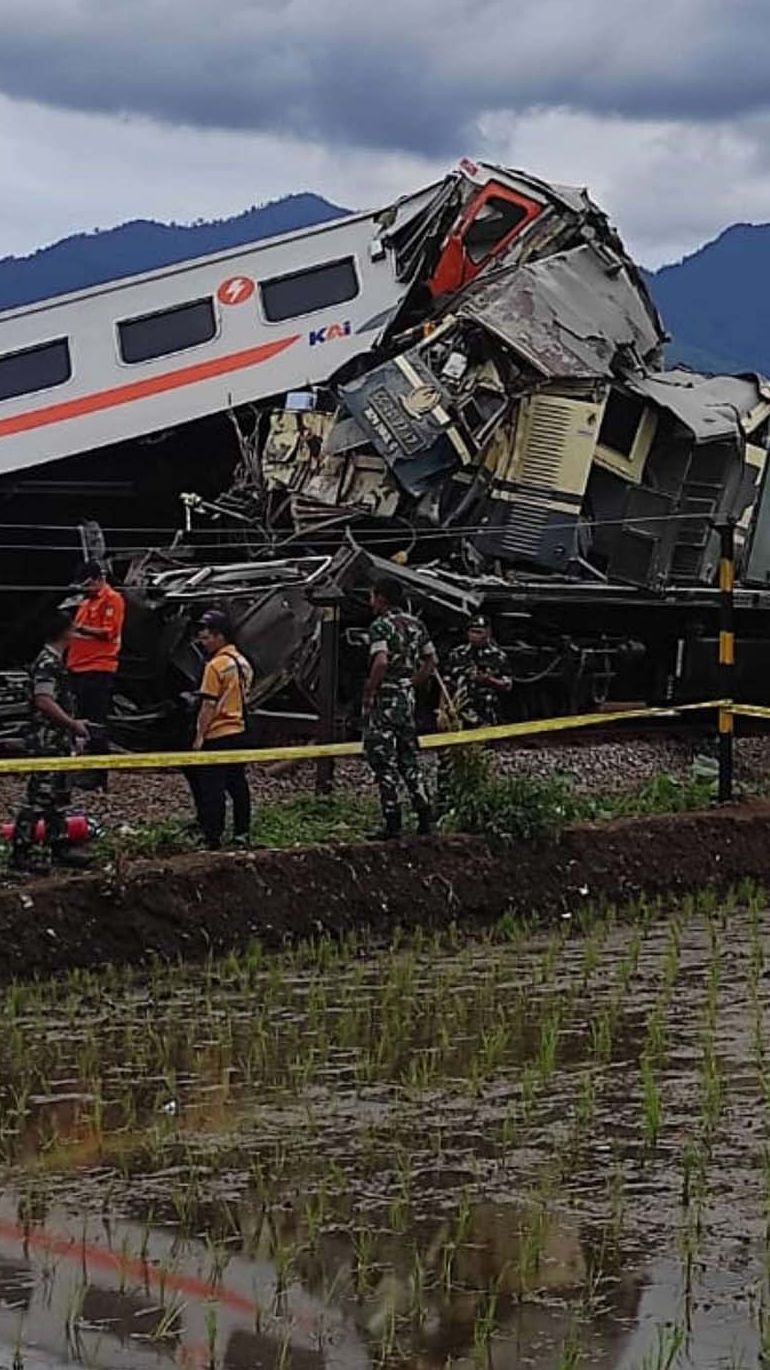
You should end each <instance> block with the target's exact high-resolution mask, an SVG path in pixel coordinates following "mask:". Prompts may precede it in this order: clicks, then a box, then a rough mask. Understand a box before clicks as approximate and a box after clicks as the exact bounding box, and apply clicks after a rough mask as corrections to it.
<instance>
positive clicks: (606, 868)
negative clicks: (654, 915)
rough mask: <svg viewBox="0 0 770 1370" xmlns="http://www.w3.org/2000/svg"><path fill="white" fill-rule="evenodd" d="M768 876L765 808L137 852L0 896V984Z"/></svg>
mask: <svg viewBox="0 0 770 1370" xmlns="http://www.w3.org/2000/svg"><path fill="white" fill-rule="evenodd" d="M746 876H748V877H752V878H754V879H756V880H758V881H767V882H768V884H770V805H768V804H755V805H746V806H742V807H735V808H727V809H723V810H721V811H719V812H714V813H695V814H686V815H682V816H678V817H676V818H671V817H663V818H648V819H623V820H618V821H616V822H612V823H591V824H580V825H575V826H574V827H572V828H570V829H568V830H567V831H566V832H565V833H564V835H563V837H562V839H561V841H560V842H558V843H554V844H548V845H546V846H542V847H538V848H528V847H527V848H523V847H517V848H515V849H512V850H511V851H509V852H497V851H490V849H489V848H488V847H487V846H486V845H485V843H484V842H482V841H480V840H478V839H475V838H467V837H457V838H450V839H438V838H437V839H432V838H430V839H423V840H415V839H413V840H411V841H403V842H401V843H398V844H393V843H391V844H385V843H382V844H380V843H374V844H369V845H361V846H349V847H325V848H321V847H316V848H304V849H302V850H292V851H263V852H253V853H245V854H237V855H236V854H229V853H216V854H213V855H212V854H210V853H195V854H194V855H189V856H175V857H170V858H167V859H165V860H155V861H137V862H135V863H133V864H131V865H129V866H128V867H126V868H125V869H124V870H123V871H122V872H120V873H119V874H112V875H108V874H106V873H104V872H99V873H98V874H97V873H94V874H88V875H71V876H65V877H51V878H49V879H45V880H39V881H35V882H32V883H28V884H24V885H18V886H12V887H6V888H5V889H3V890H2V891H0V939H2V946H3V956H2V959H1V960H0V980H2V981H7V980H9V979H11V978H13V977H20V976H24V977H27V976H31V975H34V974H41V975H46V974H50V973H54V972H56V971H59V970H65V969H68V968H71V967H74V966H91V965H95V964H98V963H100V962H105V961H113V962H122V963H135V964H136V963H140V962H142V961H143V960H146V959H147V958H148V957H150V956H153V955H157V956H161V957H169V958H176V957H178V956H185V957H190V958H194V957H199V956H202V955H205V954H206V952H208V951H209V950H211V949H213V950H214V951H217V952H219V951H226V950H228V949H229V948H234V947H236V948H237V947H239V946H242V945H243V944H244V943H246V942H247V941H248V940H249V939H251V938H259V939H260V940H261V941H262V942H263V943H265V944H266V945H269V946H280V945H282V944H284V943H285V942H286V941H287V940H291V939H294V938H301V937H309V936H313V935H318V934H320V933H322V932H324V931H329V932H334V933H336V932H341V931H343V930H344V929H346V928H349V927H351V926H353V925H355V926H358V927H365V928H369V929H371V930H372V932H373V933H375V934H378V933H387V932H388V931H390V930H391V929H393V928H394V927H395V926H396V925H401V926H404V927H409V926H413V925H415V924H418V923H420V924H423V925H425V926H430V927H436V926H442V925H446V924H448V923H449V922H451V921H452V920H453V919H457V920H462V921H464V922H475V923H477V924H483V923H492V922H494V921H496V920H497V919H498V918H500V917H501V915H502V914H504V913H505V912H506V911H510V912H511V913H513V914H522V915H523V914H527V915H533V914H534V915H537V916H543V917H548V916H551V917H552V916H559V915H563V914H565V913H573V914H574V913H576V912H577V911H578V910H579V909H580V907H581V906H582V905H584V904H586V903H587V902H589V901H596V900H600V899H604V900H613V901H616V902H623V901H627V900H629V899H631V898H632V897H634V896H635V895H637V894H639V893H642V892H644V893H646V894H649V895H656V894H661V893H666V892H670V893H671V894H672V895H674V896H675V895H677V894H681V893H683V892H684V891H686V890H688V889H694V888H696V887H701V886H703V885H706V884H712V885H717V886H721V887H725V886H727V885H729V884H730V883H734V882H735V881H737V880H740V879H742V878H743V877H746Z"/></svg>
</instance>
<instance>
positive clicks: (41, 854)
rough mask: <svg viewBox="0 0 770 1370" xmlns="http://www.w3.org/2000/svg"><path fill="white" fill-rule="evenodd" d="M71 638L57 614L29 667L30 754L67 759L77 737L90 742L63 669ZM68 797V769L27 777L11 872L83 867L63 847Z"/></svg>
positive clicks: (66, 622) (63, 619)
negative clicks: (40, 835)
mask: <svg viewBox="0 0 770 1370" xmlns="http://www.w3.org/2000/svg"><path fill="white" fill-rule="evenodd" d="M71 637H72V622H71V620H70V619H69V618H68V617H67V616H66V615H64V614H61V615H59V617H58V618H57V620H56V622H55V623H54V624H53V625H52V629H51V632H50V634H49V636H48V639H47V641H46V645H45V647H44V648H43V650H42V651H41V652H40V653H39V654H38V656H37V657H36V659H35V662H34V665H33V667H32V699H33V719H32V730H31V736H30V746H29V750H30V754H31V755H32V756H69V755H71V753H72V750H73V741H74V739H75V738H83V739H84V740H87V738H88V727H87V725H86V724H85V723H84V722H83V721H82V720H80V719H77V718H75V717H74V698H73V696H72V693H71V690H70V685H69V676H68V674H67V666H66V655H67V646H68V644H69V641H70V639H71ZM71 795H72V782H71V779H70V776H69V775H68V774H67V772H66V771H50V772H49V771H33V772H32V773H31V775H30V776H29V779H28V781H27V792H26V795H25V798H24V804H23V806H22V808H21V809H20V810H19V814H18V816H17V819H16V824H15V827H14V834H13V847H12V850H11V857H10V861H9V866H10V869H11V870H16V871H21V872H38V871H40V870H41V869H47V868H48V867H49V866H50V863H51V859H52V858H53V859H54V860H57V861H65V862H66V863H67V864H73V865H74V864H78V865H79V864H82V858H80V857H79V854H78V853H74V852H70V851H69V849H68V843H67V833H66V817H65V810H66V808H67V806H68V804H69V803H70V799H71ZM41 819H42V821H43V823H44V825H45V840H44V842H43V843H42V844H41V843H39V842H36V841H35V829H36V827H37V825H38V822H39V821H40V820H41Z"/></svg>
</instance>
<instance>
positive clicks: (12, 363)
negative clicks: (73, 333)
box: [0, 338, 72, 400]
mask: <svg viewBox="0 0 770 1370" xmlns="http://www.w3.org/2000/svg"><path fill="white" fill-rule="evenodd" d="M71 375H72V364H71V362H70V349H69V343H68V342H67V339H66V338H57V339H56V341H55V342H49V343H41V344H40V346H39V347H25V348H24V350H23V351H21V352H6V353H5V355H4V356H2V355H0V400H12V399H15V398H16V396H17V395H33V394H34V393H35V391H36V390H49V389H50V388H51V386H53V385H63V384H64V382H65V381H68V380H69V378H70V376H71Z"/></svg>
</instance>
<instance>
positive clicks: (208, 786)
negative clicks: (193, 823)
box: [185, 733, 251, 847]
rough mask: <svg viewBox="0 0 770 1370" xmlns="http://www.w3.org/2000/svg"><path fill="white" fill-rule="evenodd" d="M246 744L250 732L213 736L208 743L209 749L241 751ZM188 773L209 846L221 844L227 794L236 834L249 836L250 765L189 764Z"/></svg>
mask: <svg viewBox="0 0 770 1370" xmlns="http://www.w3.org/2000/svg"><path fill="white" fill-rule="evenodd" d="M245 746H246V734H245V733H235V734H233V735H231V736H230V737H213V738H211V740H210V741H208V742H204V744H203V750H204V751H205V752H227V751H240V750H241V749H242V748H243V747H245ZM185 775H186V776H187V781H188V783H189V786H190V789H191V790H192V795H193V800H194V801H195V809H196V813H197V816H198V823H199V825H200V828H201V831H202V833H203V836H204V837H205V839H206V842H207V844H208V846H209V847H219V846H221V844H222V835H223V833H224V830H225V809H226V796H227V795H228V794H229V796H230V798H231V800H232V804H233V837H248V834H249V829H250V827H251V792H250V790H249V782H248V780H247V779H246V767H245V766H244V765H242V764H239V763H235V764H234V765H231V766H225V765H224V764H223V765H221V766H188V767H186V769H185Z"/></svg>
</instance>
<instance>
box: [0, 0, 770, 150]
mask: <svg viewBox="0 0 770 1370" xmlns="http://www.w3.org/2000/svg"><path fill="white" fill-rule="evenodd" d="M768 48H770V5H768V4H767V3H766V0H646V3H639V0H633V3H631V0H475V3H472V0H33V3H29V0H2V7H1V9H0V91H2V92H5V93H6V94H7V95H10V96H15V97H20V98H24V99H31V100H35V101H38V102H42V103H45V104H48V105H51V106H54V107H57V106H58V107H66V108H71V109H77V110H83V111H94V112H96V111H98V112H103V113H120V112H125V113H129V114H143V115H149V116H151V117H154V118H156V119H160V120H163V121H166V122H169V123H177V124H191V125H193V126H198V127H206V128H214V127H216V128H225V129H250V130H261V131H266V132H270V133H275V134H281V133H291V134H295V135H296V134H298V135H300V136H305V137H308V138H312V139H313V140H314V141H322V142H326V143H332V144H336V145H338V146H348V147H349V146H365V147H371V148H389V149H396V148H397V149H403V150H407V151H413V152H420V153H427V154H434V155H437V154H444V153H447V152H454V151H456V150H457V149H458V148H459V147H462V146H464V145H466V144H467V145H468V147H469V148H472V146H473V143H474V141H475V140H474V138H473V133H472V130H473V126H474V123H475V121H476V120H477V119H478V118H479V116H480V115H482V114H484V113H485V112H489V111H493V112H494V111H513V112H517V111H518V112H520V111H523V110H528V109H532V108H537V107H555V106H558V107H565V106H568V107H570V108H572V109H578V110H583V111H586V112H589V113H598V114H604V113H616V114H621V115H625V116H628V117H630V118H637V119H638V118H645V117H651V118H661V119H666V118H667V119H671V118H674V119H683V120H689V121H693V120H694V121H708V120H716V119H724V118H731V117H739V116H745V115H748V114H751V113H753V112H756V111H759V110H761V109H764V108H766V107H767V106H768V105H770V79H769V78H768V62H767V52H768ZM148 170H149V171H150V172H151V168H150V169H148Z"/></svg>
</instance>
